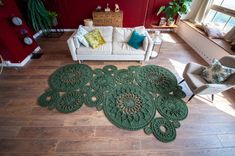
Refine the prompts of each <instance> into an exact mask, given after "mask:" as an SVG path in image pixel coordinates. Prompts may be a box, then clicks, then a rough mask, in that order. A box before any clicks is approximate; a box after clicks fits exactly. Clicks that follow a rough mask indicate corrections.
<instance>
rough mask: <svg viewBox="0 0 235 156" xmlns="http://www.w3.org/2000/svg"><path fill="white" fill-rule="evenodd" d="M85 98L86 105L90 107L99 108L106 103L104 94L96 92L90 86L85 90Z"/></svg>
mask: <svg viewBox="0 0 235 156" xmlns="http://www.w3.org/2000/svg"><path fill="white" fill-rule="evenodd" d="M83 96H84V99H85V104H86V106H88V107H97V106H98V105H100V104H102V103H104V100H103V99H104V97H103V93H102V92H100V91H96V90H94V89H92V88H91V87H89V86H85V87H84V88H83Z"/></svg>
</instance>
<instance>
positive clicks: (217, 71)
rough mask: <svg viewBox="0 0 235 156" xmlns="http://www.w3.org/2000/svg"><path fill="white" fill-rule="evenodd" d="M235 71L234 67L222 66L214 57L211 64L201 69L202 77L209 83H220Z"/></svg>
mask: <svg viewBox="0 0 235 156" xmlns="http://www.w3.org/2000/svg"><path fill="white" fill-rule="evenodd" d="M234 73H235V69H234V68H230V67H226V66H223V65H222V64H221V63H220V62H219V60H217V59H214V60H213V61H212V65H211V66H210V67H207V68H206V69H204V70H203V71H202V77H203V78H204V79H205V80H206V81H207V82H209V83H221V82H223V81H225V80H226V79H227V78H229V76H231V75H232V74H234Z"/></svg>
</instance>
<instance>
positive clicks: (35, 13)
mask: <svg viewBox="0 0 235 156" xmlns="http://www.w3.org/2000/svg"><path fill="white" fill-rule="evenodd" d="M28 16H29V19H30V23H31V25H32V26H33V29H34V30H35V31H36V32H38V31H40V30H42V31H43V33H47V31H48V30H49V29H51V28H52V27H53V19H54V18H55V17H57V14H56V13H55V12H50V11H48V10H47V9H46V8H45V6H44V4H43V2H42V1H41V0H28Z"/></svg>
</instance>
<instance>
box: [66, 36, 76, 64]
mask: <svg viewBox="0 0 235 156" xmlns="http://www.w3.org/2000/svg"><path fill="white" fill-rule="evenodd" d="M75 34H76V31H75V32H74V33H73V34H72V35H71V36H70V37H69V39H68V40H67V44H68V47H69V50H70V53H71V55H72V58H73V60H74V61H77V60H78V58H77V52H76V47H75V43H74V40H73V39H74V35H75Z"/></svg>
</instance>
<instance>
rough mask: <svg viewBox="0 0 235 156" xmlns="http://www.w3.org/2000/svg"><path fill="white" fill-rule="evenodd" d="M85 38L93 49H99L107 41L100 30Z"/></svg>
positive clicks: (90, 33) (88, 34)
mask: <svg viewBox="0 0 235 156" xmlns="http://www.w3.org/2000/svg"><path fill="white" fill-rule="evenodd" d="M84 37H85V38H86V40H87V41H88V43H89V45H90V46H91V47H92V48H98V47H100V46H101V45H103V44H105V40H104V38H103V37H102V35H101V33H100V31H99V29H95V30H92V31H91V32H89V33H87V34H86V35H84Z"/></svg>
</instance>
